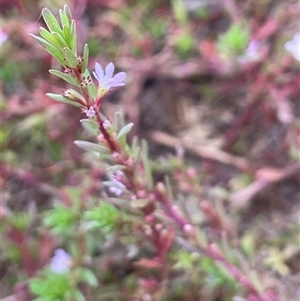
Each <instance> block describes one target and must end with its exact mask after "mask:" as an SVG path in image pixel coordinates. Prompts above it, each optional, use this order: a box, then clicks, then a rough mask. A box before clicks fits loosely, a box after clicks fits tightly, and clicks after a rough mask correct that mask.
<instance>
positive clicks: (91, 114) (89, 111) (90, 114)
mask: <svg viewBox="0 0 300 301" xmlns="http://www.w3.org/2000/svg"><path fill="white" fill-rule="evenodd" d="M83 112H84V113H85V114H86V116H87V117H88V118H93V117H94V116H95V115H96V111H95V109H94V107H92V106H90V107H89V109H86V110H83Z"/></svg>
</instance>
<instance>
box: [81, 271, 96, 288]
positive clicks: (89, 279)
mask: <svg viewBox="0 0 300 301" xmlns="http://www.w3.org/2000/svg"><path fill="white" fill-rule="evenodd" d="M80 278H81V279H82V280H83V281H85V282H86V283H88V284H89V285H90V286H94V287H96V286H97V285H98V279H97V277H96V276H95V274H94V273H93V272H92V271H91V270H88V269H81V270H80Z"/></svg>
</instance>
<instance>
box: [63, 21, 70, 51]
mask: <svg viewBox="0 0 300 301" xmlns="http://www.w3.org/2000/svg"><path fill="white" fill-rule="evenodd" d="M64 34H65V41H66V43H67V44H68V47H69V48H70V47H71V32H70V28H69V27H67V26H64Z"/></svg>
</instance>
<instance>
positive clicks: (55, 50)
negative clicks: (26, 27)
mask: <svg viewBox="0 0 300 301" xmlns="http://www.w3.org/2000/svg"><path fill="white" fill-rule="evenodd" d="M29 35H30V36H31V37H33V38H34V39H36V40H37V41H38V42H39V44H41V45H42V46H43V47H44V48H45V50H46V51H47V52H49V53H50V54H51V55H52V56H54V57H55V58H56V59H57V60H58V61H59V63H60V64H61V65H63V66H66V62H65V61H64V60H63V54H62V53H61V51H60V50H59V48H57V47H56V46H55V45H53V44H51V43H50V42H48V41H47V40H45V39H43V38H41V37H38V36H35V35H33V34H31V33H30V34H29Z"/></svg>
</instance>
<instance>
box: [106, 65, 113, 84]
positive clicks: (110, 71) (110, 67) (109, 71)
mask: <svg viewBox="0 0 300 301" xmlns="http://www.w3.org/2000/svg"><path fill="white" fill-rule="evenodd" d="M114 71H115V65H114V64H113V63H111V62H110V63H109V64H108V65H107V66H106V68H105V79H106V80H109V79H110V78H112V76H113V74H114Z"/></svg>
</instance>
